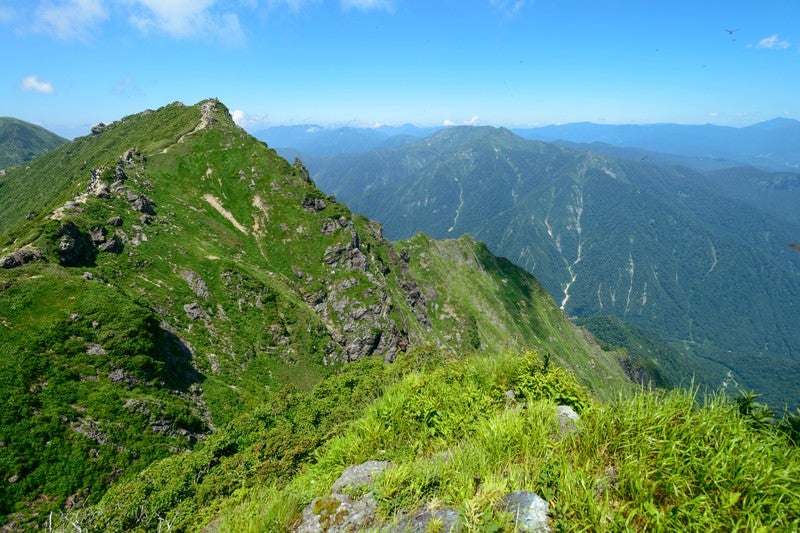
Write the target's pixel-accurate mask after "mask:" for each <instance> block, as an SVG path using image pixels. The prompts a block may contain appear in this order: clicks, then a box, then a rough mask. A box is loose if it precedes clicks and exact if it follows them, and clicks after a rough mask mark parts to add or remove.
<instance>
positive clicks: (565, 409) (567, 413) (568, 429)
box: [556, 405, 581, 435]
mask: <svg viewBox="0 0 800 533" xmlns="http://www.w3.org/2000/svg"><path fill="white" fill-rule="evenodd" d="M556 414H557V415H558V427H559V430H560V431H561V434H562V435H569V434H570V433H575V432H576V431H578V422H579V421H580V419H581V417H580V416H579V415H578V413H576V412H575V410H574V409H572V407H570V406H569V405H559V406H558V407H556Z"/></svg>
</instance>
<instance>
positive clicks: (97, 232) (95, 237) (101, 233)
mask: <svg viewBox="0 0 800 533" xmlns="http://www.w3.org/2000/svg"><path fill="white" fill-rule="evenodd" d="M107 234H108V231H106V228H104V227H102V226H99V227H97V228H94V229H92V230H91V231H90V232H89V237H91V239H92V242H93V243H95V244H101V243H104V242H106V235H107Z"/></svg>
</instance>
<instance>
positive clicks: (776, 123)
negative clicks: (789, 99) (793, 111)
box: [748, 117, 800, 130]
mask: <svg viewBox="0 0 800 533" xmlns="http://www.w3.org/2000/svg"><path fill="white" fill-rule="evenodd" d="M798 126H800V121H798V120H795V119H793V118H784V117H778V118H773V119H771V120H765V121H764V122H759V123H757V124H753V125H751V126H749V127H748V128H749V129H754V130H779V129H785V128H797V127H798Z"/></svg>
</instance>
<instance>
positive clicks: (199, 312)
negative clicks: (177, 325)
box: [183, 302, 209, 320]
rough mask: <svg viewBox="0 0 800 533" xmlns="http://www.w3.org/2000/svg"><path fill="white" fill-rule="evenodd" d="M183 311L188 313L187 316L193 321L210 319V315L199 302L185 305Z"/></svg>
mask: <svg viewBox="0 0 800 533" xmlns="http://www.w3.org/2000/svg"><path fill="white" fill-rule="evenodd" d="M183 310H184V311H186V316H188V317H189V318H191V319H192V320H197V319H199V318H202V319H207V318H209V316H208V314H207V313H206V312H205V311H204V310H203V307H202V306H201V305H200V304H199V303H197V302H192V303H190V304H186V305H184V306H183Z"/></svg>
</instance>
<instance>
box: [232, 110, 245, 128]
mask: <svg viewBox="0 0 800 533" xmlns="http://www.w3.org/2000/svg"><path fill="white" fill-rule="evenodd" d="M231 118H233V121H234V122H235V123H236V124H238V125H239V126H242V125H243V124H244V111H242V110H241V109H234V110H233V111H231Z"/></svg>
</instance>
